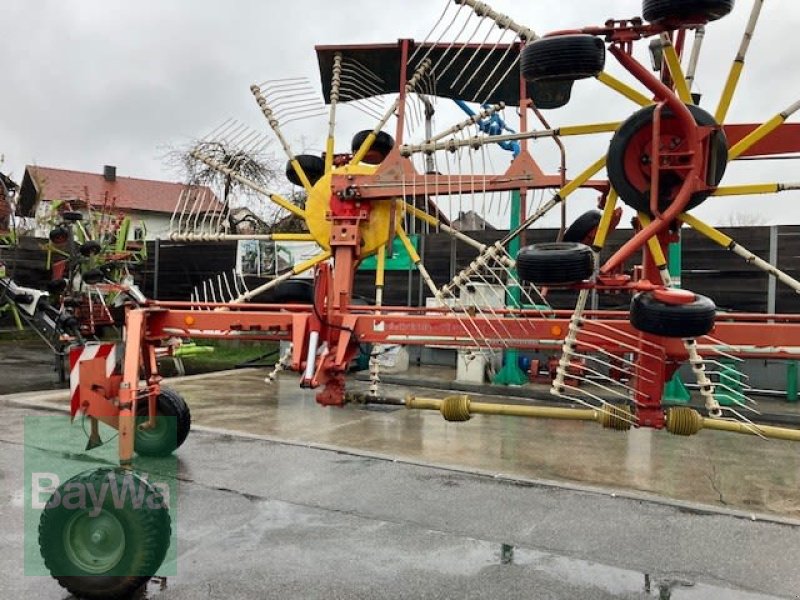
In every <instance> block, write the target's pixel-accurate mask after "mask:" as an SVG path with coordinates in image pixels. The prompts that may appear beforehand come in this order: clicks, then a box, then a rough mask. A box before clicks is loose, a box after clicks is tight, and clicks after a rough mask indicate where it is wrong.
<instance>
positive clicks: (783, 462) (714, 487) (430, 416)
mask: <svg viewBox="0 0 800 600" xmlns="http://www.w3.org/2000/svg"><path fill="white" fill-rule="evenodd" d="M262 377H263V373H262V372H260V371H255V370H249V371H238V372H233V373H228V374H225V375H219V376H216V377H210V378H197V379H187V380H185V381H182V382H177V383H173V384H171V385H173V387H176V388H177V389H178V390H179V391H180V392H182V393H183V394H184V395H185V397H186V398H187V400H188V401H189V404H190V406H191V408H192V414H193V417H194V419H195V422H196V423H197V424H199V425H204V426H208V427H214V428H220V429H227V430H234V431H242V432H247V433H252V434H258V435H265V436H270V437H273V438H275V439H280V440H290V441H295V442H300V443H317V444H329V445H332V446H336V447H342V448H349V449H355V450H361V451H369V452H374V453H379V454H385V455H388V456H392V457H398V458H402V459H405V460H410V461H419V462H424V463H430V464H437V465H452V466H458V467H460V468H466V469H478V470H481V471H485V472H488V473H493V474H505V475H509V476H512V477H524V478H530V479H537V480H542V479H544V480H559V481H564V480H566V481H573V482H581V483H589V484H596V485H600V486H603V487H607V488H609V489H612V490H617V491H622V490H638V491H643V492H650V493H653V494H657V495H659V496H664V497H667V498H672V499H677V500H689V501H696V502H702V503H707V504H710V505H715V506H719V507H728V508H731V507H732V508H738V509H742V510H746V511H753V512H769V513H775V514H779V515H784V516H788V517H794V518H800V492H799V491H798V490H799V489H800V452H798V446H797V444H793V443H791V442H780V441H766V440H761V439H758V438H752V437H749V436H743V435H736V434H730V433H723V432H713V431H702V432H700V433H699V434H697V435H696V436H693V437H690V438H685V437H677V436H673V435H671V434H669V433H667V432H664V431H653V430H651V429H641V430H633V431H630V432H614V431H609V430H606V429H603V428H601V427H600V426H598V425H596V424H594V423H581V422H553V421H536V420H531V419H521V418H515V417H495V416H476V417H473V419H472V420H470V421H469V422H467V423H448V422H446V421H444V419H443V418H442V417H441V415H440V414H439V413H438V412H429V411H426V412H423V411H409V410H406V409H404V408H397V407H382V406H373V407H370V406H367V407H359V406H354V405H350V406H348V407H346V408H344V409H336V408H322V407H320V406H318V405H317V404H316V403H315V401H314V393H313V392H312V391H306V390H302V389H300V388H299V387H298V385H297V378H296V376H295V375H294V374H291V373H287V374H285V376H283V377H281V378H280V379H279V380H278V382H276V384H275V385H274V386H273V387H267V386H265V385H264V383H263V381H262ZM352 386H353V387H357V386H358V384H357V383H353V384H352ZM407 391H409V390H406V389H403V388H397V387H394V386H387V389H386V393H387V394H389V395H395V396H399V397H402V396H403V395H404V394H405V393H406V392H407ZM413 391H414V392H415V393H419V394H420V395H423V394H424V392H425V390H419V389H415V390H413ZM430 395H432V396H434V397H442V395H443V394H442V392H440V391H431V392H430ZM475 399H476V400H484V401H498V398H496V397H494V398H489V397H480V396H476V397H475ZM499 400H502V399H499Z"/></svg>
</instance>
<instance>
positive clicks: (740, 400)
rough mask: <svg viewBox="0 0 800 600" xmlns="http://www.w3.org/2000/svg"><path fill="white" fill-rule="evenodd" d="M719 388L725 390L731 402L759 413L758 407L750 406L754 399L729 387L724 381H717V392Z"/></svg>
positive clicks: (715, 389) (715, 387)
mask: <svg viewBox="0 0 800 600" xmlns="http://www.w3.org/2000/svg"><path fill="white" fill-rule="evenodd" d="M718 388H722V389H723V390H725V395H726V396H727V397H728V398H730V400H731V402H733V403H734V404H736V405H737V406H739V407H741V408H744V409H746V410H749V411H751V412H754V413H756V414H758V411H757V410H756V409H754V408H753V407H751V406H749V405H750V404H752V403H753V401H752V400H751V399H750V398H748V397H747V396H745V395H744V394H742V393H741V392H739V391H737V390H735V389H733V388H731V387H729V386H728V385H726V384H724V383H718V382H715V383H714V391H715V392H717V390H718Z"/></svg>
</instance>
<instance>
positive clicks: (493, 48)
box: [458, 31, 513, 101]
mask: <svg viewBox="0 0 800 600" xmlns="http://www.w3.org/2000/svg"><path fill="white" fill-rule="evenodd" d="M505 35H506V32H505V31H504V32H503V33H502V34H501V35H500V38H499V39H498V40H497V42H495V44H494V46H493V47H492V49H491V50H489V52H487V53H486V56H485V57H484V58H483V61H481V63H480V64H479V65H478V68H477V69H475V70H474V71H473V72H472V75H471V76H470V78H469V79H468V80H467V81H466V83H464V85H463V86H461V89H460V90H459V92H458V93H459V95H462V94H463V93H464V91H465V90H466V89H467V87H468V86H469V84H470V83H472V82H473V81H474V80H475V78H476V77H477V76H478V73H480V72H481V71H482V70H483V68H484V66H486V63H487V62H489V59H490V58H491V57H492V55H493V54H494V53H495V52H496V51H497V50H499V49H500V44H501V43H502V41H503V38H504V37H505ZM511 48H513V45H512V44H508V48H506V51H505V53H503V55H502V56H501V57H500V60H498V61H497V63H496V64H495V66H494V69H492V71H491V72H490V73H489V74H488V75H487V76H486V78H485V82H484V84H483V86H481V88H480V89H479V90H478V91H477V92H476V93H475V100H476V101H477V99H478V96H479V95H480V93H481V92H482V91H483V88H484V87H486V84H487V83H488V82H489V81H490V80H491V77H492V76H493V75H494V74H495V72H496V71H497V69H498V68H499V67H500V64H501V63H502V62H503V61H504V60H505V59H506V57H507V56H508V53H509V51H510V50H511Z"/></svg>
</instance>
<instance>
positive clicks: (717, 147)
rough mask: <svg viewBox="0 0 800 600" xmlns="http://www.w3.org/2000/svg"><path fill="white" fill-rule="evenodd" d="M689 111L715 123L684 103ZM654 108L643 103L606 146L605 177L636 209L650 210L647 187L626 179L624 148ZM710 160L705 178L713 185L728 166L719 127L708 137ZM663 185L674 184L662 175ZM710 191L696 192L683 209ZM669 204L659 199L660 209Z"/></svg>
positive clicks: (650, 117) (698, 118)
mask: <svg viewBox="0 0 800 600" xmlns="http://www.w3.org/2000/svg"><path fill="white" fill-rule="evenodd" d="M687 108H688V109H689V112H691V113H692V116H694V120H695V122H696V123H697V124H698V125H703V126H708V125H716V124H717V123H716V121H715V120H714V117H712V116H711V115H710V114H709V113H707V112H706V111H704V110H703V109H702V108H700V107H699V106H695V105H693V104H689V105H687ZM653 111H655V105H651V106H646V107H644V108H642V109H640V110H638V111H636V112H635V113H633V115H631V116H630V117H628V119H627V120H626V121H625V122H624V123H623V124H622V125H621V126H620V128H619V129H618V130H617V131H616V132H615V133H614V136H613V137H612V138H611V143H610V144H609V146H608V161H607V164H606V170H607V172H608V180H609V181H610V182H611V185H612V186H613V187H614V189H615V190H616V191H617V193H618V194H619V197H620V198H621V199H622V201H623V202H624V203H625V204H627V205H628V206H630V207H631V208H634V209H636V210H637V211H639V212H644V213H647V214H649V213H650V190H649V188H648V189H646V190H639V189H637V188H636V187H635V186H634V185H633V184H632V183H631V182H630V181H629V179H628V176H627V174H626V173H625V151H626V149H627V147H628V144H629V143H631V140H632V139H633V137H634V136H635V135H636V134H637V133H638V132H639V130H640V129H641V128H642V127H646V126H649V125H650V124H652V122H653ZM671 117H672V111H670V110H669V109H668V108H665V109H664V110H663V111H662V114H661V119H662V122H663V120H664V119H668V118H671ZM710 143H711V152H712V160H711V161H709V171H710V172H709V173H707V174H706V182H707V183H708V184H709V185H711V186H714V187H716V186H717V185H719V182H720V181H722V177H723V176H724V175H725V169H726V168H727V166H728V139H727V138H726V137H725V134H724V133H723V131H722V130H719V131H717V132H716V133H714V135H713V139H712V140H711V142H710ZM661 185H662V187H664V188H666V186H667V185H674V181H669V180H668V179H667V178H665V177H662V178H661ZM710 194H711V192H710V191H705V192H695V193H694V194H692V197H691V198H690V199H689V203H688V204H687V205H686V210H690V209H692V208H695V207H696V206H699V205H700V204H701V203H702V202H703V201H704V200H705V199H706V198H708V196H709V195H710ZM668 206H669V200H668V199H667V198H664V199H663V200H662V201H661V202H660V203H659V210H665V209H666V208H667V207H668Z"/></svg>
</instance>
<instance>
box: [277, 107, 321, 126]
mask: <svg viewBox="0 0 800 600" xmlns="http://www.w3.org/2000/svg"><path fill="white" fill-rule="evenodd" d="M326 115H327V113H326V112H325V111H324V110H322V109H317V110H315V111H307V112H304V113H297V114H296V115H295V116H293V117H290V118H284V119H283V124H284V125H288V124H289V123H295V122H297V121H304V120H305V119H313V118H316V117H324V116H326Z"/></svg>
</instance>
